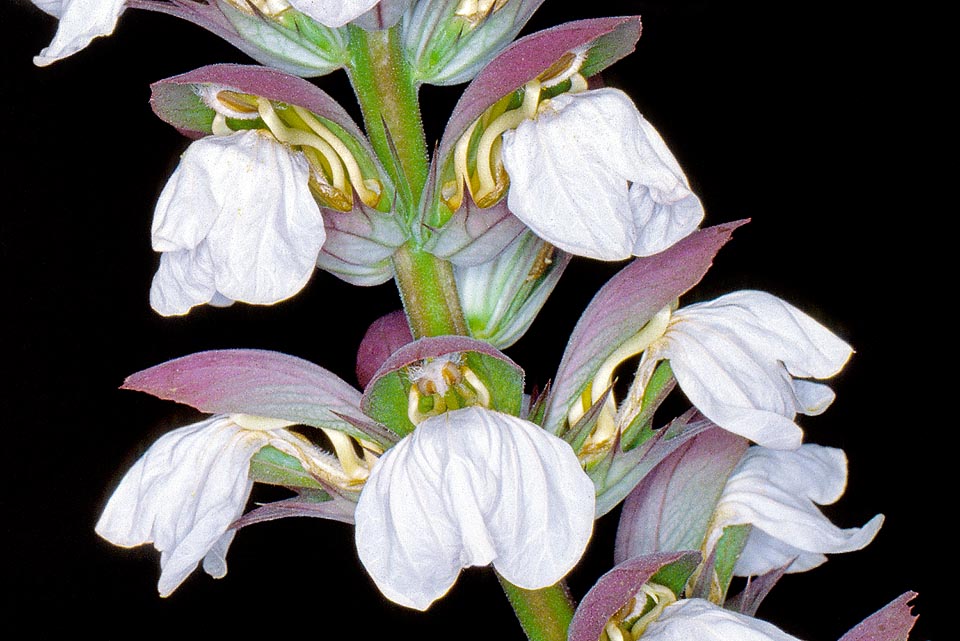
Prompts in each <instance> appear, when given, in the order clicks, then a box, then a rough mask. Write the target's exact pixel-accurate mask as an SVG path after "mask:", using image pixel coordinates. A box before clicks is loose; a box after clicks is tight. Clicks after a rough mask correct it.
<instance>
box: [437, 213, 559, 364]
mask: <svg viewBox="0 0 960 641" xmlns="http://www.w3.org/2000/svg"><path fill="white" fill-rule="evenodd" d="M569 262H570V254H567V253H566V252H563V251H561V250H559V249H556V248H555V247H553V246H552V245H550V244H549V243H547V242H546V241H544V240H541V239H540V238H538V237H537V236H536V235H535V234H533V233H532V232H530V231H526V232H524V233H523V234H521V235H520V236H519V237H517V238H516V239H515V240H514V241H513V242H512V243H511V244H510V245H508V246H507V247H506V248H505V249H504V250H503V251H502V252H501V253H500V254H499V255H498V256H497V257H495V258H493V259H492V260H490V261H487V262H485V263H482V264H480V265H475V266H455V267H454V276H455V278H456V280H457V292H458V294H459V295H460V303H461V305H462V307H463V314H464V317H465V319H466V321H467V325H468V327H469V328H470V333H471V335H472V336H473V337H474V338H479V339H480V340H484V341H487V342H488V343H490V344H491V345H493V346H495V347H497V348H498V349H505V348H507V347H509V346H511V345H513V344H514V343H515V342H517V341H518V340H519V339H520V337H522V336H523V335H524V334H525V333H526V331H527V330H528V329H529V328H530V325H531V324H532V323H533V321H534V319H535V318H536V317H537V314H538V313H539V312H540V309H541V308H542V307H543V305H544V303H546V302H547V298H548V297H549V296H550V294H551V293H552V292H553V288H554V287H555V286H556V284H557V282H558V281H559V280H560V276H561V275H562V274H563V271H564V270H565V269H566V267H567V265H568V264H569Z"/></svg>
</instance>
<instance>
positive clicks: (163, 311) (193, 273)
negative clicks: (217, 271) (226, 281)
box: [150, 245, 217, 316]
mask: <svg viewBox="0 0 960 641" xmlns="http://www.w3.org/2000/svg"><path fill="white" fill-rule="evenodd" d="M216 293H217V289H216V287H215V286H214V283H213V264H212V263H211V261H210V251H209V249H208V248H207V246H206V245H202V246H201V247H199V248H198V249H197V250H196V251H187V250H180V251H171V252H164V253H163V254H161V255H160V267H159V268H157V273H156V274H155V275H154V276H153V283H151V285H150V306H151V307H152V308H153V309H154V311H156V312H157V313H158V314H160V315H162V316H181V315H183V314H186V313H187V312H189V311H190V309H191V308H192V307H195V306H196V305H203V304H204V303H209V302H210V301H211V300H212V299H213V298H214V296H215V295H216Z"/></svg>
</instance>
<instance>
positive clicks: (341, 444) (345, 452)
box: [320, 428, 370, 481]
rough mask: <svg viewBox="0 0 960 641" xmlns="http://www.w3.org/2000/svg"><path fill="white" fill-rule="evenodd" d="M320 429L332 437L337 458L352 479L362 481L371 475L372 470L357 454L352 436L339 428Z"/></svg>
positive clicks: (331, 440) (328, 436)
mask: <svg viewBox="0 0 960 641" xmlns="http://www.w3.org/2000/svg"><path fill="white" fill-rule="evenodd" d="M320 430H321V431H322V432H323V433H324V434H326V436H327V438H329V439H330V442H331V443H332V444H333V451H334V452H336V454H337V460H339V461H340V465H342V466H343V471H344V472H346V473H347V476H349V477H350V479H351V480H352V481H362V480H365V479H366V478H367V477H368V476H370V471H369V470H368V469H367V468H366V467H365V466H364V464H363V462H362V461H361V460H360V457H358V456H357V451H356V450H355V449H354V447H353V439H352V438H351V437H350V436H348V435H346V434H344V433H343V432H339V431H337V430H328V429H325V428H320Z"/></svg>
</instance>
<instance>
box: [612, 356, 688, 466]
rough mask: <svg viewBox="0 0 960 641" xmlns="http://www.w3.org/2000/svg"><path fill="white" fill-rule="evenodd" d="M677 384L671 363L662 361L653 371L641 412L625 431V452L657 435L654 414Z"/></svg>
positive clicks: (642, 401)
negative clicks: (654, 426)
mask: <svg viewBox="0 0 960 641" xmlns="http://www.w3.org/2000/svg"><path fill="white" fill-rule="evenodd" d="M676 382H677V381H676V379H674V378H673V370H672V369H671V368H670V361H661V362H660V364H659V365H657V367H656V369H655V370H653V374H652V375H651V376H650V380H649V382H648V383H647V387H646V389H645V390H644V391H643V399H642V400H641V401H640V411H639V412H638V413H637V415H636V416H634V417H633V420H632V421H630V424H629V425H628V426H627V428H626V429H625V430H623V436H622V444H623V445H622V446H623V451H625V452H628V451H630V450H632V449H633V448H635V447H637V446H638V445H642V444H643V443H644V442H646V440H647V439H649V438H650V437H651V436H653V435H654V434H655V433H656V432H655V430H654V429H653V414H654V412H656V411H657V408H658V407H660V404H661V403H663V401H664V400H665V399H666V397H667V395H668V394H669V393H670V392H671V391H672V390H673V388H674V386H675V385H676Z"/></svg>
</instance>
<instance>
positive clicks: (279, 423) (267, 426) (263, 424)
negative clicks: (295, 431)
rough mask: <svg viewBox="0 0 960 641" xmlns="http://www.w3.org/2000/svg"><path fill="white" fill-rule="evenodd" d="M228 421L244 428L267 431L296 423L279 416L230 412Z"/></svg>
mask: <svg viewBox="0 0 960 641" xmlns="http://www.w3.org/2000/svg"><path fill="white" fill-rule="evenodd" d="M230 421H231V422H232V423H233V424H234V425H236V426H238V427H242V428H243V429H245V430H257V431H259V432H269V431H272V430H279V429H283V428H285V427H293V426H294V425H296V423H293V422H291V421H285V420H283V419H281V418H271V417H268V416H254V415H252V414H231V415H230Z"/></svg>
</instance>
